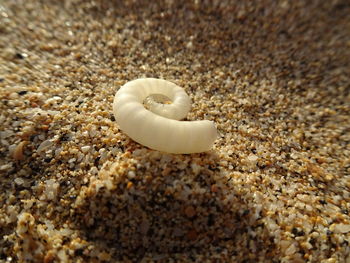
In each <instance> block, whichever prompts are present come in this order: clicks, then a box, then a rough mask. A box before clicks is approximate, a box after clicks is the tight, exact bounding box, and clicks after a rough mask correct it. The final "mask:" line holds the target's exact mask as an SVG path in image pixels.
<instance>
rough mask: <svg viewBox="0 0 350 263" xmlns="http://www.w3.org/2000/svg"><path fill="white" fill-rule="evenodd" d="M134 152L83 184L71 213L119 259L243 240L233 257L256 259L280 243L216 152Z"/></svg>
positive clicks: (192, 251)
mask: <svg viewBox="0 0 350 263" xmlns="http://www.w3.org/2000/svg"><path fill="white" fill-rule="evenodd" d="M135 153H136V154H135ZM127 155H129V156H128V161H117V162H115V163H114V164H112V165H111V166H110V167H108V168H105V169H103V170H101V172H100V173H99V174H98V176H97V177H94V178H91V180H90V183H89V184H88V185H87V186H86V187H83V188H82V189H81V191H80V195H79V197H78V198H77V200H76V204H75V209H74V217H73V218H72V219H73V221H74V223H75V224H76V227H77V228H79V229H81V232H82V234H83V235H84V236H85V237H86V238H87V240H89V241H90V242H92V243H94V244H96V245H98V246H100V247H101V246H102V247H105V248H108V250H109V251H111V253H112V256H113V258H114V259H116V260H121V259H124V260H125V259H126V257H127V260H131V261H136V262H138V261H140V260H141V259H143V258H145V257H150V258H153V259H155V258H156V259H165V258H168V257H169V256H170V255H172V256H174V255H181V258H182V259H184V258H185V259H186V260H191V258H192V259H193V258H196V255H203V254H206V253H207V252H208V251H209V253H210V251H212V252H214V251H215V253H216V254H220V252H221V251H225V250H227V248H228V247H230V250H232V248H234V247H236V244H237V243H240V245H239V246H237V247H239V249H237V251H236V250H235V249H234V251H231V252H230V255H226V256H229V258H235V257H236V256H237V257H238V258H240V259H242V258H246V259H247V260H249V259H255V258H256V255H255V254H252V253H251V252H252V251H259V253H260V254H261V253H264V254H265V255H266V253H269V251H270V250H271V249H273V242H270V244H269V245H267V243H269V241H268V240H269V237H268V233H267V231H264V225H263V224H261V223H259V220H258V219H259V214H258V213H257V212H256V210H255V208H254V207H250V206H249V205H247V203H246V202H245V201H244V200H243V199H242V198H241V195H242V193H241V190H238V188H237V189H235V185H232V184H230V180H228V177H225V176H223V175H222V174H221V173H220V171H219V169H218V168H217V161H218V157H217V156H216V155H215V153H207V154H195V155H170V154H163V153H159V152H156V151H150V150H135V151H134V153H133V154H127ZM125 157H126V156H125ZM131 163H134V165H131ZM254 229H255V230H257V231H255V230H254ZM253 232H254V233H257V232H259V233H260V234H258V235H253ZM242 248H246V249H242ZM126 255H130V256H126Z"/></svg>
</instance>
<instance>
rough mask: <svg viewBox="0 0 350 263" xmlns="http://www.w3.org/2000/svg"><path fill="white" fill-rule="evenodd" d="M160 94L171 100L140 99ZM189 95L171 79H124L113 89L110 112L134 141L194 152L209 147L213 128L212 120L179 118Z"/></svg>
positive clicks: (165, 149) (187, 105)
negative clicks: (114, 90)
mask: <svg viewBox="0 0 350 263" xmlns="http://www.w3.org/2000/svg"><path fill="white" fill-rule="evenodd" d="M159 94H160V95H163V97H164V96H166V97H167V98H169V99H170V100H171V104H160V103H153V104H152V103H150V105H149V110H148V109H146V108H145V107H144V101H145V100H146V99H147V98H149V97H150V96H153V95H159ZM190 103H191V101H190V98H189V97H188V95H187V94H186V92H185V91H184V90H183V89H182V88H180V87H179V86H177V85H175V84H174V83H172V82H169V81H166V80H163V79H155V78H141V79H136V80H132V81H129V82H127V83H126V84H125V85H124V86H122V87H121V88H120V89H119V90H118V91H117V93H116V95H115V97H114V101H113V113H114V115H115V119H116V121H117V123H118V125H119V127H120V129H121V130H122V131H123V132H125V133H126V134H127V135H128V136H129V137H130V138H131V139H133V140H134V141H136V142H138V143H140V144H142V145H145V146H147V147H149V148H151V149H154V150H158V151H162V152H167V153H198V152H204V151H208V150H210V149H211V147H212V145H213V143H214V141H215V139H216V137H217V131H216V128H215V125H214V122H212V121H208V120H202V121H180V120H181V119H183V118H184V117H186V115H187V113H188V112H189V110H190V107H191V106H190Z"/></svg>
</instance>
